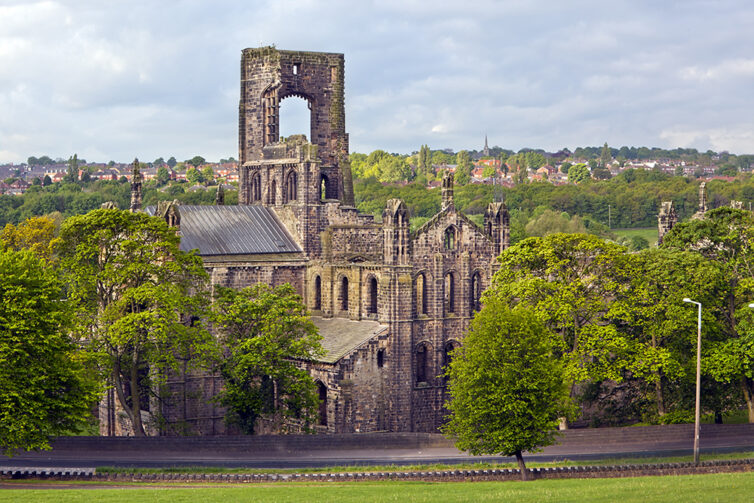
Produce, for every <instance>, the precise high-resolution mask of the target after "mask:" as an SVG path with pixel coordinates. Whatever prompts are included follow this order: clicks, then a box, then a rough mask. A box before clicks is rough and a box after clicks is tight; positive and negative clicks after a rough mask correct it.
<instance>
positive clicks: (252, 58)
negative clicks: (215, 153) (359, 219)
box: [238, 47, 353, 206]
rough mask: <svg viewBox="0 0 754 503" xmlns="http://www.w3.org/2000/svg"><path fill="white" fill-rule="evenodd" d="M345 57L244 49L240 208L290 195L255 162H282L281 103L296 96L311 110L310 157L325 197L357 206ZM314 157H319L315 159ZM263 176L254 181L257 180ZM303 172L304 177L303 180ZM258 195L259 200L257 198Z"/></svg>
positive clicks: (264, 49) (240, 118) (307, 174)
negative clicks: (350, 155)
mask: <svg viewBox="0 0 754 503" xmlns="http://www.w3.org/2000/svg"><path fill="white" fill-rule="evenodd" d="M343 69H344V58H343V55H342V54H334V53H325V52H304V51H281V50H277V49H275V48H274V47H261V48H257V49H244V51H243V53H242V56H241V99H240V103H239V109H238V155H239V189H240V192H239V203H240V204H251V203H254V202H265V203H267V204H270V202H271V201H272V202H274V201H277V200H278V196H283V197H284V196H285V192H284V191H283V190H282V189H283V188H282V187H281V182H282V184H284V185H285V184H287V180H282V181H281V180H276V179H275V178H274V177H270V176H269V173H264V172H260V171H269V170H264V169H262V170H256V171H255V170H254V169H253V168H254V166H252V165H250V164H249V163H253V162H255V161H261V160H263V159H270V158H274V157H279V156H278V155H277V154H278V153H279V152H276V151H274V150H273V151H270V150H269V149H267V150H266V149H265V148H266V147H274V146H276V145H279V142H280V129H279V124H280V102H281V101H282V100H284V99H286V98H289V97H291V96H296V97H299V98H302V99H304V100H306V101H307V103H308V105H309V109H310V110H311V131H310V133H311V138H309V141H310V142H311V144H313V145H314V146H315V149H313V150H310V152H309V157H310V158H311V160H312V161H314V160H316V161H317V162H318V166H317V167H316V169H315V170H316V171H317V173H313V172H311V171H310V172H308V173H306V174H304V176H305V177H307V176H310V175H316V176H317V177H318V183H310V185H313V186H316V187H317V190H319V187H320V186H321V187H322V192H323V193H324V196H325V198H327V199H333V200H336V199H337V200H340V201H341V202H342V203H343V204H346V205H351V206H352V205H353V182H352V179H351V169H350V165H349V164H348V134H346V123H345V97H344V79H343ZM312 154H314V155H312ZM257 174H259V175H261V177H260V178H259V179H258V180H253V179H252V178H253V177H254V175H257ZM302 174H303V173H299V175H302ZM257 196H258V197H257Z"/></svg>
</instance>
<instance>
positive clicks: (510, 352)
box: [443, 289, 568, 480]
mask: <svg viewBox="0 0 754 503" xmlns="http://www.w3.org/2000/svg"><path fill="white" fill-rule="evenodd" d="M556 345H557V342H556V336H555V334H553V333H552V332H550V331H549V330H548V329H547V328H546V327H545V326H544V324H543V323H542V321H541V320H539V319H538V317H537V316H536V315H535V314H534V313H533V312H532V311H531V310H530V309H528V308H524V307H521V306H519V307H516V308H514V309H510V308H509V307H508V300H507V299H506V298H505V296H503V297H499V296H497V295H496V293H495V291H494V289H493V290H492V291H488V292H487V293H486V294H485V296H484V307H483V308H482V310H481V311H480V312H479V313H477V314H476V316H475V317H474V320H473V321H472V323H471V329H470V330H469V333H468V335H467V336H466V338H465V339H464V344H463V346H462V347H461V348H459V349H457V350H456V351H455V352H454V354H453V359H452V361H451V364H450V368H449V369H448V370H447V375H448V376H449V377H450V381H449V390H450V402H449V403H448V409H449V410H450V412H451V415H450V420H449V421H448V422H447V423H446V424H445V426H444V427H443V430H444V431H445V432H446V433H447V434H449V435H452V436H453V437H454V438H455V441H456V446H457V447H458V448H460V449H463V450H466V451H469V452H471V453H472V454H474V455H480V454H502V455H505V456H512V455H515V456H516V459H517V461H518V464H519V467H520V469H521V477H522V479H523V480H526V479H527V470H526V465H525V463H524V458H523V454H522V453H523V452H524V451H530V452H531V451H536V450H538V449H539V448H540V447H543V446H546V445H549V444H551V443H553V441H554V435H555V429H556V426H557V423H558V418H559V417H561V416H562V415H564V414H565V413H566V411H567V409H568V406H567V403H568V392H567V391H566V389H565V386H564V385H563V382H564V373H563V367H562V364H561V362H560V361H559V360H558V359H557V358H556V356H555V355H554V354H553V348H554V346H556Z"/></svg>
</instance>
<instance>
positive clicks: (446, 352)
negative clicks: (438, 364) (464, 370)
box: [442, 341, 460, 382]
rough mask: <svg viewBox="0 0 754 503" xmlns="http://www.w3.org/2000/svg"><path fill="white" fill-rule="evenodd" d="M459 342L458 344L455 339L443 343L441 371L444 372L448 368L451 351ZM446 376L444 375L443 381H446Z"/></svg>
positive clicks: (451, 359) (451, 355) (451, 356)
mask: <svg viewBox="0 0 754 503" xmlns="http://www.w3.org/2000/svg"><path fill="white" fill-rule="evenodd" d="M459 346H460V344H458V343H457V342H456V341H448V342H447V343H445V347H444V348H443V351H442V370H443V372H446V371H447V370H448V368H449V367H450V362H451V361H453V356H454V355H453V351H455V350H456V348H458V347H459ZM447 380H448V376H445V381H446V382H447Z"/></svg>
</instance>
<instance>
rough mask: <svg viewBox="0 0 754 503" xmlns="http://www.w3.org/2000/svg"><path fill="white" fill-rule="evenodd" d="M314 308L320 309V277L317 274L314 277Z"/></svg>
mask: <svg viewBox="0 0 754 503" xmlns="http://www.w3.org/2000/svg"><path fill="white" fill-rule="evenodd" d="M314 309H316V310H317V311H320V310H321V309H322V278H320V277H319V276H317V277H315V278H314Z"/></svg>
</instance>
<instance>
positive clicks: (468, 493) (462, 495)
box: [0, 473, 754, 503]
mask: <svg viewBox="0 0 754 503" xmlns="http://www.w3.org/2000/svg"><path fill="white" fill-rule="evenodd" d="M87 487H89V488H83V489H61V490H57V489H52V488H50V489H29V490H26V489H6V490H0V502H5V501H8V502H11V501H12V502H18V501H34V502H47V501H49V502H62V503H66V502H83V501H86V502H89V501H97V502H114V501H127V502H129V503H137V502H142V501H143V502H149V503H161V502H179V503H180V502H196V501H201V502H204V501H221V502H222V503H233V502H263V501H264V502H267V501H270V502H276V503H284V502H302V501H303V502H319V501H323V502H328V503H330V502H332V503H338V502H354V503H368V502H372V501H375V502H376V501H379V502H383V501H396V502H430V501H437V502H460V501H469V502H484V501H515V502H516V503H526V502H542V501H544V502H547V501H552V502H574V503H581V502H592V501H599V502H616V501H620V502H621V503H631V502H637V503H650V502H663V503H664V502H669V503H672V502H682V503H692V502H708V501H709V502H712V501H725V502H728V501H730V502H738V501H742V502H743V501H751V498H752V492H753V491H754V473H724V474H717V475H685V476H677V477H638V478H624V479H571V480H538V481H534V482H526V483H523V482H466V483H464V482H444V483H428V482H351V483H336V482H333V483H319V484H304V483H280V484H255V485H243V486H223V487H218V486H212V485H207V486H192V487H175V488H174V487H164V486H161V487H160V486H158V487H144V486H133V487H121V488H113V489H94V488H91V485H87Z"/></svg>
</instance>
